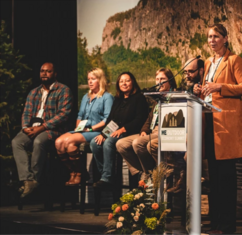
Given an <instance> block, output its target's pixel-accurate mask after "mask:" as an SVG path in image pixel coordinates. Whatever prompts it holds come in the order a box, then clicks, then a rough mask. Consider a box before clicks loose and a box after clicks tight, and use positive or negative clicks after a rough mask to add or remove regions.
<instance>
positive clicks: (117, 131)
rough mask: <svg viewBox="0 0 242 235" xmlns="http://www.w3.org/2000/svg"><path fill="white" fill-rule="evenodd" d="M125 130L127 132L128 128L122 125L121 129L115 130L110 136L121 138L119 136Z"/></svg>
mask: <svg viewBox="0 0 242 235" xmlns="http://www.w3.org/2000/svg"><path fill="white" fill-rule="evenodd" d="M124 132H126V130H125V128H124V127H122V128H120V129H118V130H116V131H114V132H113V133H112V134H111V135H110V136H111V137H117V138H119V136H120V135H122V134H123V133H124Z"/></svg>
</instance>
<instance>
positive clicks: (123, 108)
mask: <svg viewBox="0 0 242 235" xmlns="http://www.w3.org/2000/svg"><path fill="white" fill-rule="evenodd" d="M148 112H149V106H148V103H147V102H146V99H145V97H144V95H143V94H141V93H140V92H138V93H135V94H133V95H131V96H130V97H128V98H126V99H124V98H123V97H122V98H117V97H115V99H114V102H113V106H112V109H111V112H110V114H109V117H108V119H107V122H106V125H107V124H108V123H109V122H110V121H111V120H113V121H114V122H115V123H117V124H118V126H119V128H122V127H124V128H125V129H126V131H127V133H126V135H133V134H137V133H139V132H140V129H141V127H142V125H143V124H144V122H145V120H146V118H147V116H148Z"/></svg>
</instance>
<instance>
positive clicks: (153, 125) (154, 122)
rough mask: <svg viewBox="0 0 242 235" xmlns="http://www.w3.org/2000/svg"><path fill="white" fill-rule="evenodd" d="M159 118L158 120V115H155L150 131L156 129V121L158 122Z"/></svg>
mask: <svg viewBox="0 0 242 235" xmlns="http://www.w3.org/2000/svg"><path fill="white" fill-rule="evenodd" d="M157 118H158V114H157V113H155V114H153V118H152V122H151V124H150V129H151V130H153V129H154V127H155V124H156V121H157Z"/></svg>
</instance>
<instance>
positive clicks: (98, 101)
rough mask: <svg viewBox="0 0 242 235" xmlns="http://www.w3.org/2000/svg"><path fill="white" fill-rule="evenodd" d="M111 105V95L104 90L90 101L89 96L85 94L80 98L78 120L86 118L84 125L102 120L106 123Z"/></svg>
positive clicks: (91, 124)
mask: <svg viewBox="0 0 242 235" xmlns="http://www.w3.org/2000/svg"><path fill="white" fill-rule="evenodd" d="M112 105H113V96H112V95H111V94H110V93H108V92H105V93H104V94H103V96H102V97H99V98H97V97H95V98H94V99H93V100H92V101H91V102H90V97H88V94H85V95H84V96H83V98H82V102H81V106H80V110H79V113H78V116H77V119H78V120H88V122H87V123H86V127H91V126H94V125H96V124H97V123H99V122H101V121H103V122H105V123H106V121H107V117H108V116H109V113H110V111H111V108H112Z"/></svg>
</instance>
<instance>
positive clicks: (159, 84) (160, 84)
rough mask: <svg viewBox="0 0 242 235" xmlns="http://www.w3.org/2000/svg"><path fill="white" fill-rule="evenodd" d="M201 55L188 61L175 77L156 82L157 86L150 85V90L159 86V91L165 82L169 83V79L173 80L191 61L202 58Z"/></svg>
mask: <svg viewBox="0 0 242 235" xmlns="http://www.w3.org/2000/svg"><path fill="white" fill-rule="evenodd" d="M200 57H201V56H200V55H198V56H197V57H196V58H194V59H192V60H191V61H189V63H187V64H186V65H185V66H184V67H183V68H182V69H181V70H180V71H179V72H178V73H177V74H176V75H175V76H173V77H171V78H169V79H168V80H166V81H164V82H161V83H158V84H156V85H155V86H152V87H150V88H148V90H151V89H154V88H156V87H158V86H159V87H158V91H159V90H160V87H161V86H162V85H163V84H164V83H167V82H169V81H171V80H172V79H173V78H175V77H176V76H177V75H178V74H180V73H181V72H182V71H183V70H184V69H185V68H186V67H187V66H188V65H189V64H190V63H192V62H193V61H194V60H198V59H200Z"/></svg>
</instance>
